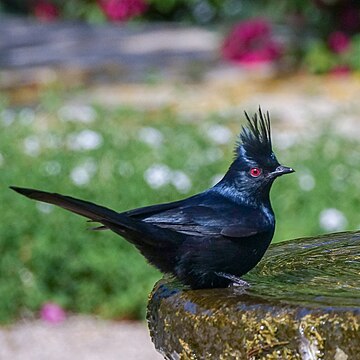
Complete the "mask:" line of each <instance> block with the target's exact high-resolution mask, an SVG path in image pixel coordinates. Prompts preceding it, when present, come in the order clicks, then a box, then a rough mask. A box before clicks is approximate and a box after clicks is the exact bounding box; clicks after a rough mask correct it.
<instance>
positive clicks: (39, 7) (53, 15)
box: [33, 0, 59, 21]
mask: <svg viewBox="0 0 360 360" xmlns="http://www.w3.org/2000/svg"><path fill="white" fill-rule="evenodd" d="M33 13H34V15H35V16H36V17H37V18H38V19H39V20H42V21H53V20H55V19H57V18H58V17H59V10H58V8H57V7H56V6H55V5H54V4H53V3H51V2H48V1H45V0H39V1H37V2H36V3H35V4H34V7H33Z"/></svg>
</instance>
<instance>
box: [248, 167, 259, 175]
mask: <svg viewBox="0 0 360 360" xmlns="http://www.w3.org/2000/svg"><path fill="white" fill-rule="evenodd" d="M250 175H251V176H252V177H258V176H260V175H261V169H259V168H256V167H255V168H252V169H251V170H250Z"/></svg>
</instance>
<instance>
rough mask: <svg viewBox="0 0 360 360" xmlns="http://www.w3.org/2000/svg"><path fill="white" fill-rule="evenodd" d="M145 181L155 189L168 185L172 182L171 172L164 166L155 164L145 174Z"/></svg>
mask: <svg viewBox="0 0 360 360" xmlns="http://www.w3.org/2000/svg"><path fill="white" fill-rule="evenodd" d="M144 179H145V181H146V182H147V183H148V185H149V186H150V187H151V188H153V189H159V188H160V187H162V186H164V185H167V184H168V183H169V182H170V180H171V170H170V169H169V167H168V166H166V165H164V164H154V165H152V166H150V167H149V168H148V169H147V170H146V171H145V173H144Z"/></svg>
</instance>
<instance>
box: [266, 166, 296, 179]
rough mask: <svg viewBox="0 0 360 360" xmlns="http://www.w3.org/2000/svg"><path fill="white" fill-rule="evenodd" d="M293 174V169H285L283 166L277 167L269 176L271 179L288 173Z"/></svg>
mask: <svg viewBox="0 0 360 360" xmlns="http://www.w3.org/2000/svg"><path fill="white" fill-rule="evenodd" d="M293 172H295V170H294V169H292V168H290V167H287V166H283V165H279V166H278V167H277V168H276V169H275V170H274V171H273V172H272V173H271V175H272V176H273V177H278V176H281V175H285V174H290V173H293Z"/></svg>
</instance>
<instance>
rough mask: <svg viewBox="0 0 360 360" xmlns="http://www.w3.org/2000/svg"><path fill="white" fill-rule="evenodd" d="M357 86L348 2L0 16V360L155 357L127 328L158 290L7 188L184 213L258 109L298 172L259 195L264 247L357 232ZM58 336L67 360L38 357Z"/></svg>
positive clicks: (205, 0) (52, 1) (118, 256)
mask: <svg viewBox="0 0 360 360" xmlns="http://www.w3.org/2000/svg"><path fill="white" fill-rule="evenodd" d="M359 70H360V3H359V2H358V1H351V0H297V1H291V2H289V1H286V0H278V1H269V0H259V1H256V2H255V1H251V0H225V1H218V0H191V1H184V0H72V1H57V0H27V1H26V0H1V1H0V91H1V93H0V128H1V132H0V171H1V172H0V174H1V175H0V184H1V188H2V191H1V192H0V210H1V214H2V221H1V223H0V251H1V261H0V294H1V296H0V323H2V324H3V325H9V324H10V325H12V326H10V327H6V328H5V327H3V328H2V330H1V331H0V344H1V346H0V348H1V349H0V357H1V358H12V359H15V358H16V356H19V357H18V358H22V359H24V358H31V356H30V354H35V355H33V356H34V357H33V358H34V359H35V358H36V359H40V358H44V359H45V358H46V359H58V358H59V359H60V358H61V359H64V358H69V359H70V358H72V357H71V356H73V355H74V354H75V353H76V354H82V356H83V357H82V358H84V359H92V358H94V359H95V358H99V357H94V356H102V355H104V354H105V353H104V351H105V350H106V351H108V352H106V355H105V356H103V357H101V358H107V359H112V358H114V359H115V358H116V359H119V358H120V359H121V358H124V359H135V358H137V357H136V356H139V357H138V358H139V359H143V358H146V359H152V358H154V359H155V358H158V357H157V354H156V353H155V351H154V350H153V349H152V348H151V344H150V343H146V341H148V342H149V340H148V339H147V335H146V330H145V324H144V323H141V324H140V325H139V324H138V323H137V322H134V321H135V320H144V318H145V311H146V303H147V297H148V294H149V293H150V291H151V289H152V286H153V284H154V283H155V281H156V280H157V279H159V278H160V276H161V275H160V274H159V273H158V272H157V271H156V270H155V269H153V268H152V267H150V266H149V265H148V264H146V262H145V260H144V259H143V258H142V257H141V256H140V255H139V254H138V253H137V251H136V250H135V249H134V248H133V247H132V246H131V245H130V244H128V243H127V242H125V241H123V240H122V239H121V238H119V237H118V236H116V235H114V234H112V233H110V232H96V233H95V232H91V231H87V228H88V227H89V224H86V222H85V221H84V220H83V219H81V218H79V217H77V216H74V215H71V214H69V213H67V212H65V211H62V210H60V209H56V208H53V207H51V206H48V205H46V204H41V203H34V202H31V201H29V200H26V199H24V198H22V197H20V196H18V195H16V194H15V193H13V192H11V191H10V190H8V189H7V188H8V186H9V185H18V186H25V187H34V188H39V189H44V190H48V191H54V192H60V193H63V194H68V195H73V196H76V197H79V198H83V199H88V200H91V201H94V202H96V203H99V204H102V205H105V206H107V207H110V208H113V209H116V210H118V211H123V210H126V209H129V208H135V207H140V206H145V205H149V204H153V203H160V202H169V201H174V200H176V199H180V198H183V197H187V196H190V195H192V194H194V193H197V192H200V191H202V190H204V189H205V188H207V187H209V186H211V185H213V184H214V183H215V182H217V181H218V180H219V179H220V177H221V175H222V174H223V173H224V172H225V171H226V170H227V167H228V166H229V164H230V162H231V159H232V156H233V153H232V151H233V146H234V143H235V141H236V136H237V134H238V133H239V131H240V129H241V126H242V124H244V121H245V119H244V115H243V112H244V110H246V111H248V112H249V113H253V112H255V111H256V110H257V109H258V107H259V105H260V106H261V107H262V109H263V110H269V111H270V114H271V117H272V123H273V142H274V148H275V152H276V154H277V156H278V159H279V160H280V161H281V162H282V163H284V164H286V165H289V166H291V167H294V168H295V169H296V171H297V172H296V173H295V174H294V175H292V176H288V177H284V178H281V179H280V180H279V181H278V182H276V184H275V185H274V187H273V190H272V194H271V196H272V203H273V207H274V210H275V213H276V216H277V229H276V234H275V237H274V240H273V242H279V241H284V240H289V239H292V238H296V237H304V236H313V235H317V234H322V233H327V232H333V231H343V230H357V229H359V228H360V214H359V211H358V209H359V205H360V189H359V183H360V147H359V141H358V139H359V136H360V103H359V95H360V80H359ZM75 314H77V316H78V315H79V314H83V316H82V317H81V316H80V317H76V316H74V315H75ZM84 315H86V316H90V317H84ZM39 319H40V320H39ZM77 319H80V320H77ZM99 319H108V320H111V322H102V320H99ZM120 320H121V321H120ZM99 321H100V322H99ZM114 321H116V322H114ZM119 321H120V322H119ZM124 321H127V322H124ZM129 321H130V322H129ZM51 324H52V325H54V324H58V325H59V327H54V326H51ZM74 324H75V325H74ZM104 324H107V325H104ZM119 324H120V325H119ZM124 324H125V325H124ZM118 325H119V326H118ZM44 326H45V328H44ZM121 326H123V327H121ZM44 329H45V330H44ZM59 329H60V330H59ZM61 329H63V330H64V332H65V333H67V334H71V338H72V339H73V342H74V344H72V343H71V341H69V339H68V340H67V341H66V344H67V345H66V346H67V347H68V349H69V357H66V356H65V354H64V353H63V352H62V351H63V350H61V351H60V352H57V351H53V349H52V348H51V346H53V347H56V346H59V347H60V348H61V349H64V346H63V345H64V344H62V345H61V341H65V340H64V339H65V338H64V337H61V336H65V335H59V334H60V333H61V331H63V330H61ZM74 329H75V330H74ZM109 329H111V330H109ZM42 331H44V333H42ZM58 331H60V333H58ZM74 331H75V333H74ZM9 332H10V333H9ZM109 332H111V334H112V336H114V338H111V339H113V340H114V341H110V340H109V337H108V335H104V334H108V333H109ZM50 333H52V334H53V335H54V338H53V339H54V340H53V342H50V343H49V342H48V343H46V347H45V345H44V346H40V345H39V348H40V349H41V350H39V349H37V350H36V349H35V350H33V353H31V351H30V350H29V344H28V343H27V345H26V346H25V342H23V341H22V339H23V338H24V337H25V338H27V339H32V338H31V336H30V335H29V334H47V335H46V336H47V337H46V339H48V336H49V335H48V334H50ZM90 333H91V334H90ZM9 334H11V336H12V337H11V339H12V340H11V341H10V342H11V344H10V345H9V343H8V340H6V338H7V339H8V338H9V336H10V335H9ZM61 334H62V333H61ZM79 334H80V335H79ZM124 334H128V336H129V337H128V338H122V336H125V335H124ZM29 336H30V337H29ZM32 336H33V337H35V338H34V341H33V342H32V347H30V348H34V347H36V346H35V344H36V341H38V340H39V337H41V335H32ZM76 336H78V337H76ZM97 336H98V337H97ZM116 336H118V337H116ZM141 336H143V339H145V340H141V343H143V344H144V345H143V346H140V347H139V346H138V344H139V343H137V342H135V345H134V344H133V343H131V341H130V340H129V339H133V340H134V339H136V337H139V339H142V338H141ZM105 337H106V338H107V340H109V341H110V342H109V343H103V342H101V341H102V340H103V339H104V338H105ZM60 338H61V339H63V340H61V339H60ZM95 338H96V339H98V341H99V342H98V343H97V342H96V341H97V340H96V341H95V340H94V341H93V340H91V341H90V340H89V339H95ZM35 339H36V341H35ZM56 339H57V340H56ZM59 339H60V340H59ZM84 339H87V341H88V342H86V341H85V342H83V344H85V345H84V346H85V347H86V349H88V350H91V354H89V353H87V352H86V353H81V351H86V349H85V350H81V349H80V348H78V347H77V346H78V345H79V344H81V343H82V341H83V340H84ZM101 339H102V340H101ZM89 341H90V342H89ZM139 341H140V340H139ZM94 342H95V343H96V344H97V347H96V350H94ZM119 342H120V343H121V344H122V345H121V346H119V345H117V346H116V344H119ZM75 343H76V344H75ZM145 343H146V344H145ZM14 344H15V345H14ZM59 344H60V345H61V346H60V345H59ZM69 344H70V345H69ZM71 344H72V345H71ZM114 344H115V349H114V351H115V352H111V351H110V350H111V346H114ZM136 344H137V345H136ZM126 345H129V346H130V347H131V348H132V350H134V348H137V349H135V350H139V351H142V352H141V353H140V355H139V354H137V353H136V354H135V353H134V352H133V353H129V354H130V355H129V354H128V353H126V351H128V350H125V348H124V347H125V346H126ZM49 346H50V347H49ZM71 346H73V347H71ZM25 347H26V350H24V349H25ZM65 348H66V347H65ZM145 348H146V349H149V350H148V351H149V353H146V355H145V353H144V351H147V350H145ZM44 349H49V350H44ZM51 349H52V350H51ZM21 351H26V352H25V353H24V354H26V357H23V356H24V354H22V353H21ZM36 351H38V352H37V353H36ZM44 351H45V352H46V351H48V353H46V354H45V355H44ZM96 351H98V352H96ZM129 351H131V349H130V350H129ZM16 354H18V355H16ZM19 354H20V355H19ZM84 354H85V355H84ZM94 354H95V355H94ZM97 354H98V355H97ZM124 354H125V355H124ZM41 356H43V357H41ZM44 356H45V357H44ZM57 356H62V357H57ZM92 356H93V357H92ZM112 356H113V357H112ZM119 356H120V357H119ZM121 356H124V357H121Z"/></svg>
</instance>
